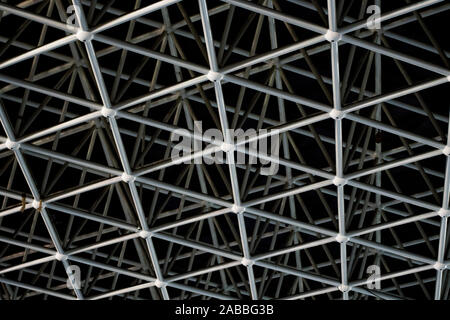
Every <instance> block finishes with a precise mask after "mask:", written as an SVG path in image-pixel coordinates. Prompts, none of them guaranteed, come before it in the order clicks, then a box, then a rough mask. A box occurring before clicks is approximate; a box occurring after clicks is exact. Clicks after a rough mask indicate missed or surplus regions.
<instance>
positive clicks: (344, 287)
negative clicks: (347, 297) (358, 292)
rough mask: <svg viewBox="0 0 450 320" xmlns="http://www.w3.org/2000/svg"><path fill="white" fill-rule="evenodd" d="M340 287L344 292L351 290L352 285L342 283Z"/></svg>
mask: <svg viewBox="0 0 450 320" xmlns="http://www.w3.org/2000/svg"><path fill="white" fill-rule="evenodd" d="M338 289H339V291H341V292H342V293H344V292H349V291H350V287H349V286H347V285H345V284H341V285H340V286H339V287H338Z"/></svg>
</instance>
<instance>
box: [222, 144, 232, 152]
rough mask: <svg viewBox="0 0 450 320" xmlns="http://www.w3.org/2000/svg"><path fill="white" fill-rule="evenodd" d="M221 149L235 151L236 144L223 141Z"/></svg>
mask: <svg viewBox="0 0 450 320" xmlns="http://www.w3.org/2000/svg"><path fill="white" fill-rule="evenodd" d="M220 149H221V150H222V151H223V152H229V151H234V145H233V144H231V143H226V142H223V143H222V144H221V146H220Z"/></svg>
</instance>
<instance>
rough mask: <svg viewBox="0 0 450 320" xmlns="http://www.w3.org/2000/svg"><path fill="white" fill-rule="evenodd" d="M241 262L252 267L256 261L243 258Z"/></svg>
mask: <svg viewBox="0 0 450 320" xmlns="http://www.w3.org/2000/svg"><path fill="white" fill-rule="evenodd" d="M241 263H242V265H243V266H246V267H250V266H252V265H253V264H254V263H255V261H253V260H251V259H248V258H242V260H241Z"/></svg>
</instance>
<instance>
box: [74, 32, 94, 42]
mask: <svg viewBox="0 0 450 320" xmlns="http://www.w3.org/2000/svg"><path fill="white" fill-rule="evenodd" d="M93 37H94V35H93V34H92V33H91V32H89V31H85V30H81V29H79V30H78V31H77V39H78V40H79V41H82V42H85V41H90V40H92V38H93Z"/></svg>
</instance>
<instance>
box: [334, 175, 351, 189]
mask: <svg viewBox="0 0 450 320" xmlns="http://www.w3.org/2000/svg"><path fill="white" fill-rule="evenodd" d="M347 183H348V180H347V179H345V178H342V177H335V178H334V179H333V184H334V185H335V186H337V187H340V186H345V185H346V184H347Z"/></svg>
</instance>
